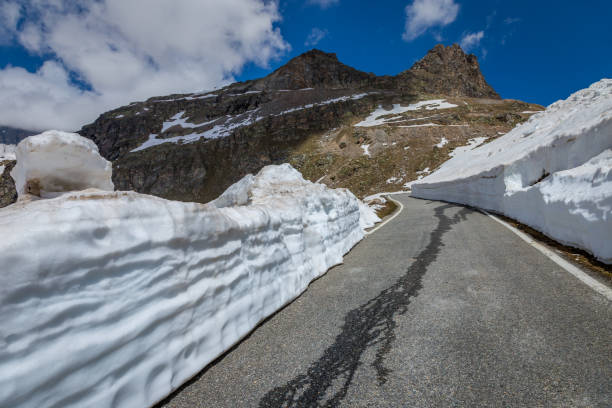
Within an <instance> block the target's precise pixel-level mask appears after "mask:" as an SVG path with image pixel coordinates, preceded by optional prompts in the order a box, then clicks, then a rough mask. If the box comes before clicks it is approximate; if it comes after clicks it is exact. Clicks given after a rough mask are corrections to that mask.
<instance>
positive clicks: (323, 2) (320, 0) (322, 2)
mask: <svg viewBox="0 0 612 408" xmlns="http://www.w3.org/2000/svg"><path fill="white" fill-rule="evenodd" d="M308 3H309V4H314V5H316V6H319V7H321V8H324V9H326V8H328V7H329V6H333V5H335V4H338V3H340V0H308Z"/></svg>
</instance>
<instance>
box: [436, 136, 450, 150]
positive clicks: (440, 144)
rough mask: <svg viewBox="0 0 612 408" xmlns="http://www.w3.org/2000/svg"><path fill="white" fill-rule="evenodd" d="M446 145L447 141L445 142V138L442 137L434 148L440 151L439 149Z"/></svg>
mask: <svg viewBox="0 0 612 408" xmlns="http://www.w3.org/2000/svg"><path fill="white" fill-rule="evenodd" d="M447 143H448V140H446V138H445V137H443V138H442V140H440V143H438V144H437V145H436V147H437V148H438V149H441V148H443V147H444V146H445V145H446V144H447Z"/></svg>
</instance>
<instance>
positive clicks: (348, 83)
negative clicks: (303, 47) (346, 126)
mask: <svg viewBox="0 0 612 408" xmlns="http://www.w3.org/2000/svg"><path fill="white" fill-rule="evenodd" d="M310 88H315V89H368V88H369V89H387V90H399V91H403V92H410V93H428V94H442V95H449V96H468V97H474V98H481V97H482V98H494V99H499V98H500V97H499V95H498V94H497V92H495V90H494V89H493V88H492V87H491V86H490V85H489V84H488V83H487V81H486V80H485V79H484V76H483V75H482V73H481V72H480V66H479V65H478V58H477V57H476V56H475V55H474V54H466V53H465V52H464V51H463V50H462V49H461V47H460V46H459V45H457V44H453V45H450V46H444V45H442V44H438V45H436V46H435V47H434V48H432V49H431V50H430V51H429V52H428V53H427V55H425V57H423V58H422V59H421V60H420V61H418V62H416V63H415V64H414V65H413V66H412V68H410V69H409V70H406V71H404V72H402V73H400V74H398V75H396V76H390V75H384V76H376V75H374V74H372V73H367V72H363V71H359V70H357V69H355V68H352V67H349V66H348V65H345V64H343V63H342V62H340V61H339V60H338V57H337V56H336V54H334V53H327V52H324V51H321V50H317V49H313V50H310V51H308V52H305V53H304V54H301V55H299V56H297V57H295V58H293V59H291V60H290V61H289V62H287V63H286V64H285V65H283V66H282V67H280V68H278V69H277V70H275V71H274V72H272V73H271V74H270V75H268V76H266V77H264V78H260V79H256V80H252V81H246V82H241V83H237V84H233V85H230V86H229V87H228V89H231V90H232V91H233V92H249V91H251V92H252V91H273V90H303V89H310Z"/></svg>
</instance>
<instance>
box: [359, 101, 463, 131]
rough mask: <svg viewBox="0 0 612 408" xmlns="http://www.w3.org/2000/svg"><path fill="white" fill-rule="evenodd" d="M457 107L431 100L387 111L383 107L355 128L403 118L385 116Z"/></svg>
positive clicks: (396, 105)
mask: <svg viewBox="0 0 612 408" xmlns="http://www.w3.org/2000/svg"><path fill="white" fill-rule="evenodd" d="M456 107H457V105H455V104H452V103H449V102H446V100H444V99H431V100H427V101H420V102H417V103H413V104H410V105H408V106H401V105H400V104H399V103H397V104H394V105H393V108H391V109H389V110H387V109H384V108H383V107H382V106H379V107H378V109H376V110H375V111H374V112H372V113H371V114H370V115H369V116H368V117H367V118H366V119H365V120H363V121H361V122H359V123H357V124H356V125H355V126H358V127H372V126H380V125H384V124H386V123H390V122H393V121H397V120H398V119H400V118H401V117H397V116H394V117H391V118H385V117H384V116H389V115H399V114H402V113H405V112H409V111H418V110H421V109H425V110H438V109H450V108H456Z"/></svg>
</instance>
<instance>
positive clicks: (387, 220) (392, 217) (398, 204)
mask: <svg viewBox="0 0 612 408" xmlns="http://www.w3.org/2000/svg"><path fill="white" fill-rule="evenodd" d="M387 198H388V199H389V200H391V201H393V202H394V203H395V204H396V205H397V206H398V207H399V209H398V210H397V211H395V214H393V215H392V216H391V217H389V218H387V219H386V220H385V221H384V222H383V223H381V224H380V225H378V226H377V227H376V228H374V229H371V230H369V231H366V233H365V235H366V236H367V235H370V234H372V233H374V232H376V231H378V230H379V229H380V228H382V227H384V226H385V224H387V223H388V222H389V221H391V220H392V219H394V218H395V217H397V216H398V215H400V213H401V212H402V210H403V209H404V205H403V204H402V203H400V202H399V201H397V200H394V199H392V198H391V197H390V196H387Z"/></svg>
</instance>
